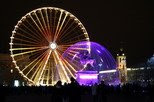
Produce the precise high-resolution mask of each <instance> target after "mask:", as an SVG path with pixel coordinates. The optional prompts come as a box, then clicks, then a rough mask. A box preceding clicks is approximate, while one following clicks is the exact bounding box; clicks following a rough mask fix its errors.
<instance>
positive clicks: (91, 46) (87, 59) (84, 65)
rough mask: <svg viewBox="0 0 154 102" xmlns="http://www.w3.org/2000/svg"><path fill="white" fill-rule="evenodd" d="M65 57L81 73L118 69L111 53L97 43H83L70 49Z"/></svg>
mask: <svg viewBox="0 0 154 102" xmlns="http://www.w3.org/2000/svg"><path fill="white" fill-rule="evenodd" d="M63 57H64V58H65V59H67V61H68V62H70V63H72V64H74V67H80V68H81V69H82V70H80V71H83V70H84V71H104V70H111V69H116V62H115V59H114V58H113V56H112V55H111V53H110V52H109V51H108V50H107V49H106V48H105V47H103V46H101V45H100V44H98V43H96V42H89V41H83V42H78V43H76V44H74V45H73V46H71V47H69V48H68V49H67V50H66V51H65V53H64V54H63Z"/></svg>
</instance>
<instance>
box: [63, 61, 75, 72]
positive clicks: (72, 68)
mask: <svg viewBox="0 0 154 102" xmlns="http://www.w3.org/2000/svg"><path fill="white" fill-rule="evenodd" d="M63 60H64V62H65V63H66V64H67V65H68V66H69V67H70V68H71V70H73V72H75V73H76V72H77V70H76V69H75V68H74V67H73V66H72V65H71V64H70V63H69V62H68V61H67V60H66V59H63Z"/></svg>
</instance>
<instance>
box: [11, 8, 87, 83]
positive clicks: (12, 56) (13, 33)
mask: <svg viewBox="0 0 154 102" xmlns="http://www.w3.org/2000/svg"><path fill="white" fill-rule="evenodd" d="M43 9H46V10H47V9H52V10H60V12H64V13H67V14H69V15H70V16H72V17H74V18H75V20H76V21H78V23H79V24H80V25H81V26H82V27H81V28H83V29H84V30H85V31H84V34H85V35H86V36H87V37H86V40H87V41H89V36H88V33H87V31H86V29H85V27H84V25H83V24H82V23H81V22H80V20H79V19H78V18H77V17H76V16H74V15H73V14H72V13H70V12H68V11H66V10H63V9H61V8H57V7H41V8H38V9H35V10H32V11H31V12H29V13H27V14H26V15H24V16H23V17H22V18H21V19H20V20H19V21H18V23H17V24H16V26H15V28H14V30H13V31H12V36H11V37H10V38H11V42H10V53H11V58H12V60H13V63H14V64H15V68H16V69H17V70H18V71H19V73H20V74H21V75H22V76H23V77H24V78H25V79H27V80H28V81H29V82H31V83H34V82H33V80H31V79H29V78H28V77H27V76H26V75H25V74H24V73H23V72H22V71H21V70H20V68H19V66H18V65H17V63H16V60H15V58H14V53H13V50H12V49H13V39H14V35H15V32H16V29H17V28H18V25H20V23H22V22H23V21H22V20H24V19H26V16H27V15H30V14H32V13H33V12H36V11H37V10H43Z"/></svg>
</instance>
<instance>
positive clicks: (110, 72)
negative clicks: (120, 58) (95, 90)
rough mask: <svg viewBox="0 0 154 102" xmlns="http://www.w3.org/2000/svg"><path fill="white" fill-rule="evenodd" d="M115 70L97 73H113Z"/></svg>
mask: <svg viewBox="0 0 154 102" xmlns="http://www.w3.org/2000/svg"><path fill="white" fill-rule="evenodd" d="M116 71H117V70H116V69H113V70H105V71H100V72H99V73H101V74H102V73H115V72H116Z"/></svg>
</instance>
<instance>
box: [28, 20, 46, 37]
mask: <svg viewBox="0 0 154 102" xmlns="http://www.w3.org/2000/svg"><path fill="white" fill-rule="evenodd" d="M32 21H33V20H32ZM26 22H27V24H28V25H29V26H30V27H31V29H33V30H34V31H35V32H33V31H32V32H33V34H34V35H35V36H34V38H35V37H37V38H39V39H40V40H42V37H43V38H44V36H43V35H42V34H41V32H39V31H40V30H39V31H38V29H39V28H37V29H36V27H37V25H36V24H35V23H34V24H35V25H36V27H33V25H32V24H31V23H30V22H29V21H28V20H26ZM33 22H34V21H33Z"/></svg>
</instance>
